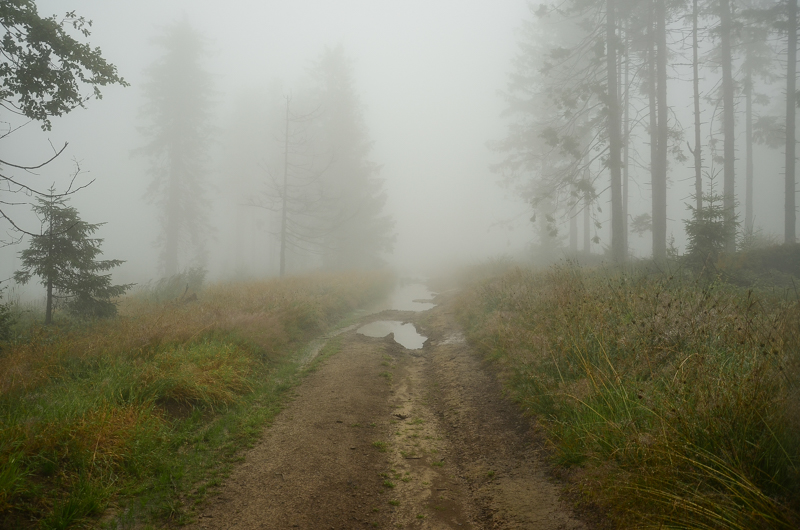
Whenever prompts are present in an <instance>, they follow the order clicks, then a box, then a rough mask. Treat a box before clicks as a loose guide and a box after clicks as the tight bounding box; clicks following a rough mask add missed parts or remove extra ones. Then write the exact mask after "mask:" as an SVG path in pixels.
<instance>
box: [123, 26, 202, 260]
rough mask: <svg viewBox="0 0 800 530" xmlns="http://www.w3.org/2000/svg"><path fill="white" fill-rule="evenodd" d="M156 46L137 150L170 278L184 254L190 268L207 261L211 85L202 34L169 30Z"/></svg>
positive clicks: (177, 28)
mask: <svg viewBox="0 0 800 530" xmlns="http://www.w3.org/2000/svg"><path fill="white" fill-rule="evenodd" d="M156 43H157V44H158V45H159V46H160V48H161V49H162V50H163V51H164V55H163V56H162V57H161V58H160V59H159V60H158V61H156V62H155V63H154V64H153V65H152V66H151V67H150V69H149V70H148V71H147V75H148V81H147V83H146V84H145V86H144V92H145V97H146V103H145V106H144V108H143V109H142V110H143V115H144V116H145V117H146V118H148V120H149V123H148V125H147V126H146V127H144V128H143V129H142V132H143V133H144V135H145V137H146V138H147V143H146V144H145V145H144V146H143V147H142V148H141V149H139V150H138V152H139V153H140V154H142V155H145V156H147V157H148V158H149V160H150V173H151V175H152V177H153V180H152V183H151V184H150V187H149V188H148V191H147V198H148V199H149V200H150V201H152V202H154V203H155V204H156V205H157V206H158V208H159V220H160V221H161V227H162V233H161V236H160V237H159V239H158V245H159V246H160V247H161V266H162V270H163V272H164V274H165V275H166V276H173V275H175V274H177V273H178V270H179V267H180V260H181V258H182V257H183V256H184V255H185V254H188V255H189V259H190V260H191V261H193V262H194V265H203V262H204V260H205V238H206V235H207V233H208V231H209V227H208V224H207V221H206V214H205V212H207V211H208V208H209V204H208V201H207V200H206V198H205V196H204V184H205V180H206V175H207V173H208V169H207V168H208V165H209V154H208V153H209V144H210V141H211V131H212V125H211V96H212V86H211V76H210V74H209V73H208V72H206V71H205V70H204V69H203V65H202V60H203V58H204V39H203V36H202V35H201V34H200V33H198V32H197V30H195V29H194V28H192V27H191V26H190V25H189V24H188V22H186V21H183V22H178V23H176V24H173V25H172V26H169V27H168V28H167V29H166V30H165V31H164V32H163V33H162V34H161V35H160V36H159V37H158V38H157V39H156Z"/></svg>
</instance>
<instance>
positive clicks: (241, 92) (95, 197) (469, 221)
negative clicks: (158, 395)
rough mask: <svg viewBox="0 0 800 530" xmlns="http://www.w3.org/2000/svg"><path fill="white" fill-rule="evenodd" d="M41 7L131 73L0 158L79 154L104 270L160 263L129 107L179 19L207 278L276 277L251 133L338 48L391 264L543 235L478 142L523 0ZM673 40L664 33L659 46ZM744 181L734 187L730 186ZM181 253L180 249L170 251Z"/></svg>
mask: <svg viewBox="0 0 800 530" xmlns="http://www.w3.org/2000/svg"><path fill="white" fill-rule="evenodd" d="M37 5H38V8H39V12H40V14H41V15H50V14H63V12H64V10H65V9H67V8H68V9H69V10H73V9H74V10H75V11H76V12H77V13H78V14H79V15H82V16H85V17H86V18H89V19H91V20H92V21H93V26H92V28H91V30H92V34H91V36H90V37H89V38H88V39H86V40H87V41H88V42H89V43H90V44H91V45H92V46H99V47H100V48H101V49H102V51H103V55H104V57H105V58H106V59H107V60H108V61H110V62H112V63H113V64H115V65H116V66H117V68H118V70H119V73H120V74H121V75H122V76H123V77H124V78H125V80H126V81H128V82H129V83H130V86H129V87H120V86H110V87H105V88H104V89H103V90H102V93H103V98H102V100H94V99H93V100H90V101H88V102H87V104H86V108H85V109H77V110H75V111H73V112H71V113H70V114H68V115H66V116H63V117H59V118H54V119H53V127H52V130H51V131H48V132H43V131H42V130H41V129H40V128H39V127H38V125H37V124H36V123H31V124H28V125H26V126H25V127H23V128H22V129H20V130H19V131H16V132H15V133H13V134H12V135H10V136H8V137H7V138H5V139H3V142H2V144H0V149H2V153H3V156H2V158H3V159H9V160H13V161H15V162H17V163H21V164H34V163H38V162H40V161H42V160H43V159H45V158H47V157H48V156H49V155H50V154H51V153H52V149H53V148H52V147H51V144H52V146H56V147H58V146H60V145H62V144H64V143H65V142H68V143H69V147H68V149H67V150H66V152H65V154H64V155H62V156H61V157H59V158H58V159H57V160H56V161H55V162H53V163H51V164H49V165H47V166H45V167H44V168H42V169H40V170H37V171H36V172H35V173H36V174H35V175H28V177H26V178H30V182H33V183H35V185H37V186H38V187H39V188H47V186H49V185H50V184H51V183H55V184H56V186H57V187H58V188H60V189H63V188H65V187H66V186H67V184H68V182H69V175H70V174H71V173H72V172H73V171H74V164H75V162H76V161H77V162H78V163H79V164H80V168H81V171H82V173H81V174H80V175H79V176H78V177H77V180H76V182H77V183H78V184H79V185H82V184H86V183H88V182H89V181H90V180H94V182H93V183H92V184H91V185H90V186H88V187H87V188H86V189H83V190H81V191H80V192H78V193H76V194H74V195H73V196H72V197H71V199H70V201H71V204H72V205H74V206H76V207H77V208H78V210H79V211H80V213H81V216H82V218H83V219H84V220H86V221H88V222H92V223H98V222H104V223H107V224H106V225H105V226H103V228H102V229H101V230H100V232H99V233H98V235H99V236H100V237H102V238H104V239H105V242H104V245H103V251H104V257H106V258H114V259H121V260H125V262H126V263H125V264H124V265H122V266H121V267H120V268H119V269H117V270H116V271H115V273H114V278H115V281H118V282H139V283H141V282H146V281H148V280H149V279H152V278H157V277H159V275H161V274H162V271H161V269H160V268H159V251H158V248H157V246H156V242H157V240H158V238H159V232H160V225H159V222H158V211H157V205H155V204H152V203H148V202H147V201H146V200H145V195H146V191H147V188H148V186H149V185H150V183H151V181H152V176H151V175H150V174H148V164H147V160H146V158H143V157H140V156H133V152H134V150H136V149H137V148H140V147H142V146H143V144H144V143H145V140H144V139H143V136H142V134H141V132H140V129H141V128H142V127H143V126H145V125H146V120H145V119H143V117H142V115H141V109H142V106H143V105H144V103H145V98H144V95H143V88H142V87H143V84H144V83H145V81H146V75H145V72H146V69H147V68H148V67H149V66H150V65H152V64H153V63H154V62H155V61H157V60H158V59H159V56H160V54H161V53H162V51H161V50H160V49H159V48H158V46H157V45H156V44H154V41H153V39H154V37H155V36H156V35H158V34H159V32H161V31H163V29H164V28H165V27H168V26H169V25H170V24H174V23H176V22H178V21H182V20H185V21H186V22H188V24H189V25H191V26H192V27H193V28H195V29H196V30H197V31H199V32H200V33H201V34H202V35H204V36H205V38H206V39H207V44H206V45H207V48H208V52H209V53H208V55H207V56H206V59H205V62H204V63H203V67H204V68H205V70H207V71H208V72H209V73H210V74H211V79H212V85H213V97H212V99H213V105H212V107H211V108H212V110H213V120H212V121H213V123H214V134H213V135H212V136H213V142H212V144H211V149H210V156H209V163H208V168H207V170H208V171H207V173H208V175H207V183H208V185H207V188H206V198H207V199H208V201H209V208H208V210H207V212H206V213H207V216H208V220H209V224H210V225H211V226H212V227H214V229H213V230H212V231H210V232H208V233H207V234H206V235H207V256H208V257H207V261H206V262H205V266H206V267H207V268H208V270H209V273H210V275H211V276H212V277H213V278H232V277H239V276H272V275H275V274H276V273H277V254H276V253H277V249H278V248H279V241H278V240H277V239H276V238H275V237H274V236H273V235H271V234H270V233H269V223H270V222H271V221H269V219H271V218H270V217H269V216H265V214H264V213H263V211H259V210H258V209H254V208H252V207H250V206H248V203H250V202H252V201H254V200H255V201H258V200H259V197H260V196H261V195H263V191H264V186H265V185H266V184H267V183H268V181H269V179H270V175H273V176H274V175H280V172H281V171H282V168H281V167H280V163H279V157H276V153H277V154H279V153H280V149H281V147H280V138H279V136H280V132H279V130H278V129H275V127H271V128H270V126H269V124H264V128H263V129H259V127H260V122H259V119H258V116H262V115H263V112H269V111H270V109H272V111H274V110H275V109H276V108H280V105H282V104H284V98H285V97H286V96H290V97H292V98H293V101H300V100H302V99H303V94H304V92H305V91H306V90H307V87H308V84H309V81H308V80H309V76H310V75H311V74H310V73H309V72H310V70H312V69H313V66H314V64H316V62H317V61H319V60H320V57H321V56H322V55H323V54H324V53H325V50H326V49H335V48H336V47H338V46H341V48H342V49H343V50H344V54H345V55H346V57H347V58H348V59H349V60H350V61H351V66H352V75H353V80H354V90H355V93H356V95H357V97H358V99H359V101H360V103H361V110H362V113H363V120H364V124H365V129H366V134H367V136H368V138H369V139H370V140H371V141H372V142H373V143H372V148H371V150H370V152H369V154H368V155H367V158H368V159H369V160H370V161H371V162H374V163H375V164H377V165H378V166H380V168H381V169H380V173H379V175H378V176H379V178H381V179H383V191H385V193H386V204H385V206H384V213H385V214H388V215H390V216H391V217H392V218H393V219H394V221H395V225H394V233H395V234H396V241H395V244H394V248H393V250H392V251H391V252H390V253H386V254H385V255H384V256H383V258H384V259H385V260H386V262H387V263H388V264H389V265H390V266H393V267H395V268H397V269H398V270H400V271H402V272H404V273H408V274H417V273H419V274H426V273H430V272H432V271H435V270H437V269H438V268H439V267H441V266H443V265H450V264H463V263H470V262H476V261H479V260H482V259H485V258H487V257H493V256H498V255H510V256H513V257H519V258H524V259H529V258H531V257H532V256H531V253H532V252H534V251H535V248H536V245H537V237H538V236H537V231H536V229H535V227H534V225H533V224H532V223H531V222H530V220H529V219H530V218H531V215H532V212H531V206H530V204H529V202H528V201H527V199H526V198H523V197H521V196H520V193H519V190H518V189H516V188H515V186H514V185H511V186H507V187H504V186H502V185H500V183H499V181H500V178H499V176H498V175H497V174H496V173H493V172H492V171H491V169H490V166H491V165H492V164H496V163H497V162H498V161H499V160H500V159H501V158H502V156H501V155H499V154H498V153H496V152H493V151H492V150H491V149H490V148H489V147H488V146H487V144H488V143H490V142H492V141H497V140H499V139H501V138H502V137H503V136H504V135H505V134H506V131H507V125H508V121H507V119H505V118H504V117H503V116H502V112H503V110H504V108H505V107H506V102H505V101H504V100H503V98H502V97H501V96H500V94H499V92H500V91H502V90H504V89H505V87H506V84H507V81H508V76H509V74H510V73H511V71H512V69H513V65H512V61H513V59H514V57H515V55H516V53H517V45H518V41H519V33H518V28H520V26H521V24H522V21H523V20H525V19H530V18H531V14H530V11H529V9H528V6H527V3H526V2H525V1H523V0H504V1H503V2H497V1H488V0H482V1H478V0H474V1H464V0H458V1H456V0H437V1H435V2H431V1H421V0H414V1H407V0H406V1H402V2H399V1H396V2H389V1H380V2H377V1H374V0H361V1H356V0H339V1H336V2H331V1H324V0H317V1H311V0H291V1H289V0H273V1H267V2H264V1H255V0H252V1H247V0H235V1H232V2H229V3H227V4H225V5H224V6H223V5H222V4H220V3H219V2H211V1H197V0H192V1H190V0H185V1H178V0H167V1H160V2H155V1H151V0H141V1H139V2H108V1H104V0H73V1H71V2H69V3H68V5H67V4H65V3H64V2H62V1H55V0H49V1H40V2H37ZM675 41H676V38H675V37H671V43H670V45H671V46H673V45H674V43H675ZM680 75H683V74H681V73H680V72H674V71H673V72H671V73H670V76H671V77H676V78H677V77H679V76H680ZM712 77H713V76H711V77H707V78H706V79H704V83H705V86H706V88H708V87H709V86H713V85H714V84H715V83H716V79H715V78H712ZM684 85H685V83H684ZM684 85H681V86H680V87H678V88H676V89H675V90H672V88H671V93H670V100H671V101H672V102H674V103H675V110H674V113H675V116H676V119H677V120H680V121H681V123H682V124H683V126H684V127H685V128H686V130H687V139H689V138H690V136H688V135H689V133H688V130H689V127H690V126H691V105H690V102H689V98H690V95H691V93H690V89H689V88H686V86H684ZM687 86H688V85H687ZM709 90H710V89H709ZM684 92H685V93H684ZM248 102H251V104H248ZM265 102H266V103H265ZM269 104H271V105H272V107H269ZM259 105H266V106H263V107H259ZM249 109H252V112H250V111H249ZM259 113H262V114H259ZM237 116H238V118H237ZM237 120H238V121H237ZM248 120H249V121H248ZM243 124H247V125H243ZM273 125H274V124H273ZM740 135H741V128H740ZM640 145H642V146H644V145H645V143H644V140H641V144H640ZM260 147H262V148H263V152H259V148H260ZM765 153H766V154H765ZM760 156H762V160H769V161H770V162H763V163H762V164H761V165H760V169H762V170H765V169H766V168H768V167H769V166H770V164H771V162H774V164H772V165H774V166H775V168H774V169H770V171H771V172H774V173H775V175H776V177H775V178H774V179H772V180H765V181H764V183H763V185H760V187H759V192H758V194H757V196H756V207H755V208H756V219H757V221H756V223H757V225H758V226H760V227H762V228H763V229H764V230H765V231H766V232H767V233H776V234H777V233H779V231H780V227H781V226H782V225H781V222H782V221H781V219H782V217H781V215H782V198H781V197H780V192H781V190H782V183H781V180H780V178H778V176H777V175H778V173H779V172H780V168H781V167H782V163H781V162H780V156H779V155H778V154H777V152H776V151H769V152H767V151H763V152H760ZM770 157H771V158H770ZM245 159H246V160H245ZM320 171H321V170H320ZM740 174H741V172H740ZM691 176H692V169H691V162H687V163H685V164H683V165H682V166H680V167H673V168H672V171H671V173H670V185H669V192H668V193H669V200H668V204H669V210H668V213H669V215H668V217H669V224H668V234H671V235H673V236H674V237H675V241H676V244H677V245H678V246H682V245H683V244H684V236H683V226H682V221H681V219H682V218H683V217H685V216H686V210H685V206H684V203H686V202H691V198H690V196H691V193H692V189H693V188H692V184H691V182H688V180H691V178H690V177H691ZM603 178H605V177H603ZM632 178H633V179H634V182H633V183H632V185H631V194H630V197H631V198H630V200H631V207H630V211H631V215H635V214H637V213H641V212H646V211H648V209H649V205H650V192H649V184H648V179H647V177H646V175H645V174H644V173H643V172H641V171H640V172H639V173H638V175H633V176H632ZM737 178H739V179H740V180H741V178H740V177H737ZM773 180H774V182H773ZM742 186H743V185H742V184H741V183H737V191H738V190H741V189H742ZM601 187H603V186H601ZM607 203H608V197H607V196H604V195H602V194H601V195H600V197H599V198H598V205H600V206H601V207H602V211H603V212H605V213H596V220H597V221H598V222H600V224H601V227H600V228H599V229H596V230H595V229H593V233H596V234H597V235H598V237H599V240H600V243H599V244H594V245H593V250H594V251H596V252H602V251H603V248H604V247H607V246H608V244H609V237H610V236H609V232H608V231H609V227H608V211H609V210H610V208H607V207H606V206H607ZM27 210H28V209H27V207H25V206H17V207H14V209H13V210H11V211H12V212H13V215H15V219H19V220H20V222H21V223H24V224H25V226H26V227H27V228H29V229H33V228H37V225H36V219H35V218H34V217H32V216H31V214H29V213H26V212H27ZM244 225H247V226H248V227H249V228H248V229H247V230H248V231H247V234H246V235H243V228H242V227H243V226H244ZM559 226H560V228H559V230H560V232H559V233H560V234H561V236H562V237H563V236H564V235H565V234H566V233H567V232H568V230H569V229H568V222H567V221H566V220H560V221H559ZM7 228H8V227H7V226H4V230H6V229H7ZM237 232H238V234H237ZM539 243H540V242H539ZM24 247H25V242H24V241H23V242H22V243H20V244H17V245H11V246H7V247H5V248H3V249H0V279H5V278H8V277H10V276H11V275H12V274H13V271H14V270H16V268H17V267H18V257H17V253H18V252H19V251H20V250H21V249H22V248H24ZM630 247H631V253H632V254H634V255H638V256H646V255H647V254H648V253H649V248H650V242H649V235H647V234H645V236H644V237H641V238H637V237H636V236H635V235H631V236H630ZM315 263H316V262H314V261H313V260H312V261H311V262H310V265H308V264H307V266H306V268H308V267H310V268H313V267H314V266H315ZM190 265H191V263H190V262H189V261H188V260H187V259H182V262H181V263H180V266H181V267H186V266H190ZM292 265H293V267H289V272H290V273H291V272H300V271H301V270H302V269H303V267H302V266H300V265H299V262H297V261H295V262H294V263H293V264H292Z"/></svg>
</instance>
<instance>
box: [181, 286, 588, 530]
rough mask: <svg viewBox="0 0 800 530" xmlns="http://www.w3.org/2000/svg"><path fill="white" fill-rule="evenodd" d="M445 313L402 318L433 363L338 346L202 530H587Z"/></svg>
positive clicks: (351, 334) (345, 336)
mask: <svg viewBox="0 0 800 530" xmlns="http://www.w3.org/2000/svg"><path fill="white" fill-rule="evenodd" d="M437 302H439V303H440V305H439V306H437V307H435V308H433V309H430V310H428V311H426V312H423V313H412V312H405V313H403V312H397V311H394V312H389V313H391V314H390V315H388V316H390V317H391V318H394V319H398V318H399V319H402V320H405V321H411V322H414V323H415V324H416V325H417V328H418V329H419V330H420V331H421V332H423V333H424V334H426V335H427V336H428V337H429V339H428V341H426V343H425V345H424V347H423V348H422V349H421V350H407V349H405V348H403V347H402V346H400V345H399V344H397V343H396V342H394V340H393V337H392V336H391V335H390V336H388V337H386V338H383V339H375V338H369V337H365V336H363V335H359V334H357V333H356V331H355V330H354V329H349V330H348V331H346V332H344V333H342V334H341V335H340V336H339V337H337V339H336V340H338V341H340V342H341V349H340V351H339V352H338V353H336V354H335V355H333V356H331V357H329V358H327V359H325V360H323V361H322V363H321V364H320V366H319V367H318V369H317V370H316V371H315V372H314V373H312V374H310V375H309V376H308V377H306V379H305V380H304V381H303V383H302V384H301V385H300V386H299V387H298V388H297V390H296V393H295V396H294V398H293V399H292V401H291V402H290V403H288V404H287V406H286V408H285V409H284V410H283V411H282V412H281V413H280V414H279V415H278V417H277V418H276V419H275V421H274V423H273V424H272V425H271V426H270V427H268V428H267V429H266V431H265V435H264V437H263V438H262V440H261V441H260V442H259V443H258V444H257V445H256V446H255V447H254V448H252V449H251V450H249V451H247V452H246V453H245V454H244V455H243V456H244V462H243V463H242V464H241V465H240V466H238V467H237V468H236V469H235V470H234V471H233V472H232V473H231V475H230V476H229V477H228V479H227V480H226V481H225V482H224V483H223V485H222V486H221V490H220V493H219V494H218V495H216V496H214V497H211V498H210V499H209V500H208V501H207V502H206V504H205V505H204V506H201V507H200V509H199V511H198V516H197V519H196V521H195V522H194V523H193V524H191V525H189V527H190V528H205V529H209V530H210V529H222V528H225V529H229V528H241V529H273V528H275V529H278V528H281V529H283V528H306V529H315V530H316V529H350V528H422V529H483V528H493V529H494V528H498V529H500V528H502V529H506V528H508V529H512V528H513V529H516V528H531V529H533V528H535V529H544V530H549V529H566V530H577V529H583V528H586V525H584V524H583V523H582V522H580V521H579V520H578V519H577V517H576V516H575V515H574V514H573V513H572V512H571V511H570V510H568V509H567V508H566V506H565V504H564V502H563V501H562V500H561V499H560V497H559V486H558V485H557V484H555V483H554V482H553V480H552V479H551V478H550V477H549V476H548V475H547V467H546V465H545V464H544V459H543V454H542V449H541V448H542V444H541V442H540V440H538V439H537V437H536V431H535V426H534V425H533V424H532V423H531V421H530V420H528V419H526V418H524V417H522V416H521V415H520V414H519V412H518V411H517V409H516V408H515V406H514V405H513V404H512V403H509V402H508V401H507V400H506V399H505V398H504V397H503V395H502V391H501V388H500V386H499V384H498V383H497V381H496V379H495V377H494V376H493V375H492V374H491V373H490V372H489V371H488V370H487V369H486V368H485V366H483V364H482V362H481V361H480V360H479V359H477V357H476V356H475V355H474V354H473V352H472V351H471V350H470V348H469V346H468V345H467V343H466V342H465V341H464V338H463V335H461V334H460V331H459V329H458V326H457V325H456V323H455V321H454V319H453V318H452V313H451V310H450V308H449V305H450V304H449V301H448V300H447V297H444V296H440V297H439V298H438V299H437ZM384 313H387V312H384ZM384 313H382V314H379V315H372V316H370V317H367V319H366V320H365V321H368V320H377V319H378V318H386V317H387V315H386V314H384Z"/></svg>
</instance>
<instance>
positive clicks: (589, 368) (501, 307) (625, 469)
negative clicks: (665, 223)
mask: <svg viewBox="0 0 800 530" xmlns="http://www.w3.org/2000/svg"><path fill="white" fill-rule="evenodd" d="M458 314H459V317H460V319H461V321H462V322H463V323H464V324H465V326H466V328H467V329H468V330H469V337H470V339H471V340H472V341H473V342H474V343H475V344H477V345H478V347H479V348H480V349H481V350H482V351H483V352H484V353H485V354H486V355H487V356H489V357H491V358H492V359H494V360H495V362H496V363H497V364H498V366H500V367H501V368H502V371H503V373H504V378H505V379H506V381H507V383H508V385H509V388H510V390H511V392H512V394H513V395H514V397H515V398H516V399H517V400H518V401H519V403H520V404H521V405H522V406H523V407H524V409H525V410H526V411H528V412H529V413H531V414H534V415H536V416H537V418H538V419H539V421H540V423H541V424H542V425H543V426H544V427H545V429H546V431H547V433H548V435H549V439H550V440H551V442H552V444H553V447H554V454H555V455H556V460H557V462H558V463H560V464H561V465H562V466H565V467H568V468H570V469H572V470H573V471H574V472H575V475H576V477H578V478H577V479H576V481H577V482H576V483H577V484H578V487H579V488H580V489H581V490H582V491H583V492H584V493H585V494H586V495H588V496H589V498H591V499H592V500H593V501H594V502H596V503H598V504H599V505H601V506H603V507H604V508H605V509H606V510H608V511H609V513H610V514H611V518H612V520H613V521H615V522H616V524H618V525H620V526H621V527H642V528H704V529H705V528H732V529H733V528H735V529H745V528H798V527H800V380H799V379H798V375H799V374H800V301H798V299H797V298H796V297H795V295H794V293H791V296H788V293H787V296H782V297H781V296H771V295H763V294H761V295H759V294H756V293H753V292H752V291H747V290H741V289H737V288H735V287H731V286H730V285H726V284H723V283H703V282H700V281H697V280H695V279H694V278H692V277H691V276H688V275H684V274H682V273H680V272H677V273H675V274H672V275H670V274H661V273H659V274H649V273H647V272H646V271H629V272H628V273H619V272H612V271H602V270H599V271H598V270H593V271H592V270H584V269H581V268H579V267H575V266H570V265H563V266H559V267H555V268H553V269H550V270H549V271H546V272H534V271H530V270H522V269H515V270H512V271H510V272H507V273H505V274H503V275H501V276H499V277H495V278H492V279H489V280H484V281H481V282H478V283H476V284H474V285H473V286H472V287H471V288H470V289H468V290H467V292H466V293H465V294H464V295H463V296H462V298H461V300H460V306H459V313H458Z"/></svg>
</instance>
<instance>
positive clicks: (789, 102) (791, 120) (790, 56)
mask: <svg viewBox="0 0 800 530" xmlns="http://www.w3.org/2000/svg"><path fill="white" fill-rule="evenodd" d="M787 1H788V2H789V4H788V10H787V15H788V31H789V35H788V37H789V38H788V41H789V42H788V52H787V58H786V59H787V66H786V178H785V184H786V189H785V197H786V198H785V201H786V202H785V226H784V242H785V243H787V244H788V243H794V242H795V241H797V235H796V232H795V225H796V223H797V213H796V212H795V204H796V203H795V179H796V177H795V112H796V109H797V101H796V96H795V93H796V91H797V88H796V87H797V0H787Z"/></svg>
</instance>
